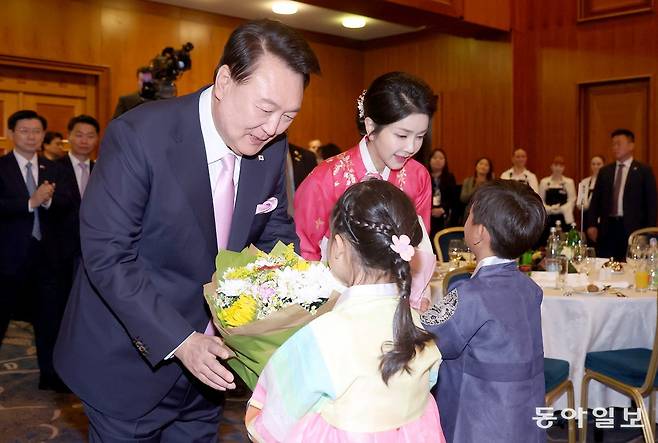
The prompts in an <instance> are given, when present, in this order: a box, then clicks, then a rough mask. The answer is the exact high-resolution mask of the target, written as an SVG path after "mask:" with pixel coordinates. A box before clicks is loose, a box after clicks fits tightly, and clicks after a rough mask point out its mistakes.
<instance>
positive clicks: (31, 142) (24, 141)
mask: <svg viewBox="0 0 658 443" xmlns="http://www.w3.org/2000/svg"><path fill="white" fill-rule="evenodd" d="M45 135H46V134H45V132H44V128H43V126H42V125H41V120H39V119H38V118H30V119H24V120H19V121H18V122H16V127H15V128H14V130H13V131H11V130H10V131H8V136H9V139H10V140H11V141H12V143H13V145H14V148H15V149H16V150H17V151H18V152H19V153H21V154H24V155H26V156H31V155H33V154H34V153H36V152H37V151H39V149H41V144H42V143H43V137H44V136H45Z"/></svg>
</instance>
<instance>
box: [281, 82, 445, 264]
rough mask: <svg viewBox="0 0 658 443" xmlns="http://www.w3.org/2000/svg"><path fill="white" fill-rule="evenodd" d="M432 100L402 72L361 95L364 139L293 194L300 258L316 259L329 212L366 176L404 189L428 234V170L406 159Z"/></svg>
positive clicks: (328, 162)
mask: <svg viewBox="0 0 658 443" xmlns="http://www.w3.org/2000/svg"><path fill="white" fill-rule="evenodd" d="M436 102H437V97H436V95H434V93H433V92H432V90H431V88H430V87H429V86H428V85H427V84H426V83H425V82H423V81H422V80H420V79H418V78H416V77H413V76H411V75H409V74H406V73H402V72H391V73H388V74H384V75H382V76H381V77H378V78H377V79H375V81H373V83H372V84H371V85H370V87H369V88H368V89H367V90H366V91H364V92H363V93H362V94H361V96H360V97H359V99H358V100H357V111H358V116H357V125H358V127H359V131H360V132H361V134H362V135H363V136H364V137H363V138H362V139H361V141H360V142H359V143H358V144H357V145H356V146H355V147H353V148H352V149H350V150H349V151H346V152H343V153H342V154H340V155H338V156H336V157H332V158H330V159H328V160H326V161H324V162H322V163H321V164H320V165H318V166H317V167H316V168H315V169H314V170H313V172H311V174H310V175H309V176H308V177H307V178H306V179H305V180H304V181H303V182H302V184H301V185H300V186H299V188H298V189H297V191H296V192H295V202H294V204H295V225H296V229H297V235H298V236H299V239H300V244H301V253H302V256H304V258H306V259H309V260H320V258H321V255H322V254H321V250H320V247H321V244H322V243H323V239H325V238H326V239H328V238H329V237H330V235H329V215H330V213H331V209H332V208H333V206H334V204H335V203H336V201H338V199H339V198H340V196H341V195H343V193H344V192H345V190H346V189H347V188H348V187H350V186H352V185H353V184H355V183H358V182H360V181H363V180H367V179H369V178H380V179H383V180H386V181H388V182H390V183H392V184H393V185H395V186H397V187H398V188H400V189H401V190H402V191H404V192H405V193H406V194H407V196H409V198H410V199H411V201H412V202H413V204H414V207H415V209H416V213H417V214H418V215H419V216H420V217H421V218H422V220H423V224H424V225H425V228H426V230H427V232H429V230H430V211H431V206H432V205H431V203H432V182H431V179H430V176H429V172H428V171H427V169H426V168H425V167H424V166H423V165H422V164H420V163H419V162H417V161H415V160H413V159H412V158H411V157H412V156H413V155H414V154H416V153H417V152H418V150H419V149H420V147H421V145H422V143H423V139H424V137H425V134H427V131H428V129H429V125H430V119H431V118H432V115H433V114H434V111H435V110H436ZM325 241H326V240H325Z"/></svg>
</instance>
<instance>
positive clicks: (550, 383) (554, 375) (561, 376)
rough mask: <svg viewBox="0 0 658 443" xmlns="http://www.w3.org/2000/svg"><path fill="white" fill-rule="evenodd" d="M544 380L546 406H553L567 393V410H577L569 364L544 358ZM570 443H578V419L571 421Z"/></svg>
mask: <svg viewBox="0 0 658 443" xmlns="http://www.w3.org/2000/svg"><path fill="white" fill-rule="evenodd" d="M544 380H545V387H546V396H545V397H544V401H545V403H546V406H550V405H552V404H553V402H554V401H555V400H557V399H558V398H560V396H562V394H563V393H564V392H566V393H567V408H569V409H572V410H575V409H576V407H575V402H574V392H573V383H571V380H569V362H568V361H565V360H558V359H556V358H544ZM567 441H568V442H569V443H576V419H575V418H571V419H569V437H568V440H567Z"/></svg>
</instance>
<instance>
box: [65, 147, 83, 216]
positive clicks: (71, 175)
mask: <svg viewBox="0 0 658 443" xmlns="http://www.w3.org/2000/svg"><path fill="white" fill-rule="evenodd" d="M63 166H64V170H65V174H66V175H67V176H68V177H67V179H68V180H69V181H70V183H71V184H72V185H73V186H74V188H75V190H74V192H73V198H74V200H75V201H76V202H77V204H78V205H79V204H80V202H81V201H82V198H81V197H80V188H79V187H78V179H77V178H76V177H75V170H74V169H73V163H72V162H71V158H70V157H69V156H68V155H67V156H66V157H65V158H64V164H63Z"/></svg>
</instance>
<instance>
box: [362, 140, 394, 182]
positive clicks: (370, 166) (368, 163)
mask: <svg viewBox="0 0 658 443" xmlns="http://www.w3.org/2000/svg"><path fill="white" fill-rule="evenodd" d="M359 152H360V153H361V159H362V160H363V166H365V167H366V174H379V175H381V176H382V180H386V181H388V177H389V175H391V170H390V169H389V168H388V166H384V170H383V171H382V172H381V173H380V172H379V171H378V170H377V168H376V167H375V163H374V162H373V161H372V157H370V152H369V151H368V145H367V144H366V138H365V137H363V138H362V139H361V141H360V142H359Z"/></svg>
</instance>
